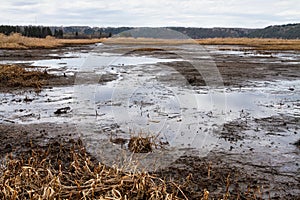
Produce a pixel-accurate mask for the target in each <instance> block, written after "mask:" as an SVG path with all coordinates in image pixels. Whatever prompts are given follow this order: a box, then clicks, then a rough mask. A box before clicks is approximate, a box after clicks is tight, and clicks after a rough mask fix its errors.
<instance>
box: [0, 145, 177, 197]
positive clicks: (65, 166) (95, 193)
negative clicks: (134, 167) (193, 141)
mask: <svg viewBox="0 0 300 200" xmlns="http://www.w3.org/2000/svg"><path fill="white" fill-rule="evenodd" d="M67 146H69V147H67ZM167 184H168V183H167V182H166V181H164V180H162V179H160V178H158V177H156V176H155V175H151V174H149V173H147V172H134V173H129V172H123V171H122V170H121V169H118V168H115V167H107V166H105V165H103V164H101V163H98V164H95V162H92V161H91V157H90V156H88V155H87V153H86V152H85V149H84V148H83V146H82V145H81V142H77V143H75V142H74V143H73V145H71V146H70V145H66V144H58V143H54V144H51V145H50V146H49V148H48V149H47V150H35V151H32V152H31V155H30V156H26V155H25V156H24V155H23V156H22V157H21V158H12V157H11V156H10V157H9V158H7V161H6V163H5V164H4V167H3V168H2V169H1V170H0V198H1V199H153V200H156V199H165V200H168V199H180V198H179V197H178V194H179V193H180V189H178V188H177V187H176V186H175V185H174V184H173V186H172V188H171V189H170V190H169V191H167ZM170 186H171V185H170ZM181 195H182V194H181Z"/></svg>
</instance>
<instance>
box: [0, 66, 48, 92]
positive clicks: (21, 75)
mask: <svg viewBox="0 0 300 200" xmlns="http://www.w3.org/2000/svg"><path fill="white" fill-rule="evenodd" d="M50 77H52V75H50V74H48V73H47V72H42V71H39V70H27V69H26V68H24V67H22V66H19V65H0V86H1V87H33V88H36V89H40V88H41V87H42V86H43V85H45V84H46V83H47V80H48V79H49V78H50Z"/></svg>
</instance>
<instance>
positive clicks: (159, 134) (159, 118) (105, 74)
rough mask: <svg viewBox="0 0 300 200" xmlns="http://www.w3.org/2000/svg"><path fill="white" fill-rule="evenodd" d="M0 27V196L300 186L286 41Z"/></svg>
mask: <svg viewBox="0 0 300 200" xmlns="http://www.w3.org/2000/svg"><path fill="white" fill-rule="evenodd" d="M1 37H4V36H1ZM4 39H5V40H6V43H4V42H2V43H1V45H2V46H1V49H0V99H1V101H0V143H1V144H0V162H1V165H0V198H1V199H17V198H18V199H30V198H33V199H38V198H39V197H40V198H45V199H54V198H56V199H85V198H87V199H299V198H300V166H299V165H300V126H299V124H300V51H299V41H298V40H293V41H289V40H277V42H276V40H273V39H272V40H267V39H264V40H262V39H251V40H250V39H244V40H243V39H236V40H234V39H232V38H231V39H228V40H227V41H226V39H219V40H217V39H211V40H209V39H208V40H196V42H193V43H192V42H174V41H171V42H169V43H168V42H166V41H158V42H153V41H154V40H151V41H150V42H149V41H147V42H140V41H139V40H138V39H131V40H129V41H127V42H120V41H126V39H122V40H120V41H118V40H117V41H110V40H113V39H102V40H101V41H100V40H93V41H89V42H86V41H84V40H82V41H78V42H76V41H75V42H74V41H73V42H68V41H67V40H65V41H62V42H57V41H56V40H57V39H51V38H48V42H49V41H51V45H49V46H47V45H45V44H44V45H41V46H36V45H34V42H32V41H31V43H30V42H28V43H26V41H25V40H26V39H24V38H23V39H21V40H22V41H23V43H22V45H21V44H20V42H19V40H20V36H16V35H15V36H14V38H11V40H9V38H4ZM4 39H3V38H2V40H4ZM45 40H46V39H45ZM54 40H55V41H54ZM255 40H257V41H256V42H255ZM24 41H25V42H24ZM132 41H137V42H132ZM12 42H15V43H14V44H11V43H12ZM35 42H36V43H40V41H35ZM46 43H47V42H46ZM26 44H27V45H26ZM139 145H141V146H139ZM97 163H99V164H97ZM103 174H104V175H105V176H104V175H103ZM102 175H103V177H101V176H102ZM31 178H32V180H31Z"/></svg>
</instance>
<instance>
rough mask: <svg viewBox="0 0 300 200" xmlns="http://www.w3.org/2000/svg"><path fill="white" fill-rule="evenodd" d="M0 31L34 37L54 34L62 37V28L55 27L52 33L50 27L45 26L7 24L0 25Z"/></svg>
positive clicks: (6, 33)
mask: <svg viewBox="0 0 300 200" xmlns="http://www.w3.org/2000/svg"><path fill="white" fill-rule="evenodd" d="M0 33H3V34H5V35H10V34H12V33H20V34H21V35H23V36H26V37H36V38H45V37H47V36H48V35H49V36H54V37H56V38H63V30H62V29H59V30H57V29H55V30H54V33H52V31H51V29H50V27H46V26H8V25H1V26H0Z"/></svg>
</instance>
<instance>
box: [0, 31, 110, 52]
mask: <svg viewBox="0 0 300 200" xmlns="http://www.w3.org/2000/svg"><path fill="white" fill-rule="evenodd" d="M103 40H104V39H56V38H54V37H50V36H47V37H46V38H29V37H25V36H22V35H20V34H19V33H14V34H11V35H9V36H6V35H4V34H0V49H31V48H56V47H62V46H68V45H83V44H94V43H98V42H102V41H103Z"/></svg>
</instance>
